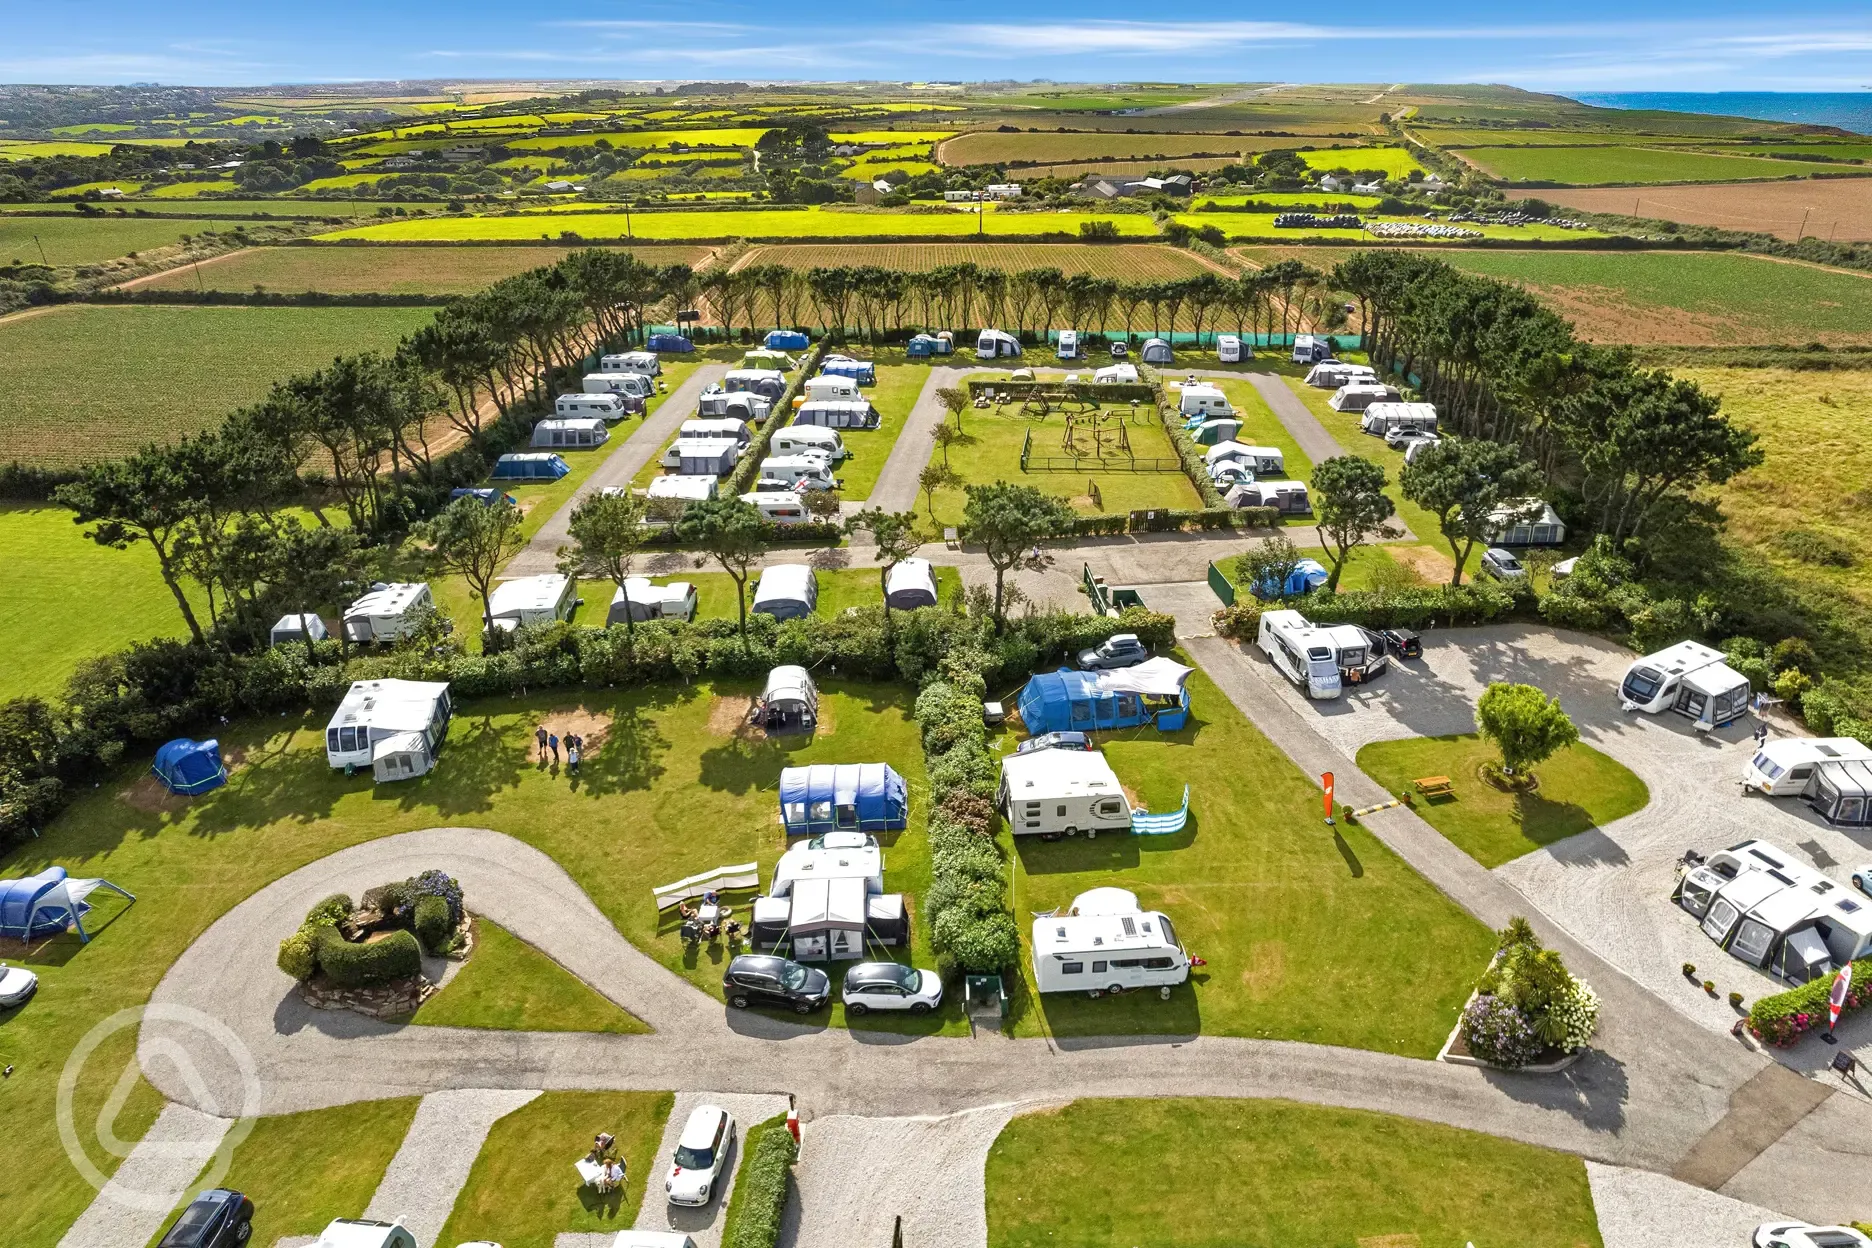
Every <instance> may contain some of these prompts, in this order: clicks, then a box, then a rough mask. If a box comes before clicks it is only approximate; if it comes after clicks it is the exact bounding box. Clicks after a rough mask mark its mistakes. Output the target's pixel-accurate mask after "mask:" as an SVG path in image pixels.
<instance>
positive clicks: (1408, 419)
mask: <svg viewBox="0 0 1872 1248" xmlns="http://www.w3.org/2000/svg"><path fill="white" fill-rule="evenodd" d="M1376 384H1377V383H1376V382H1348V383H1347V386H1346V387H1345V388H1348V389H1349V388H1350V387H1352V386H1357V385H1376ZM1359 429H1360V431H1362V432H1364V433H1374V434H1377V435H1378V436H1379V437H1381V438H1383V437H1387V436H1389V435H1390V434H1392V433H1435V432H1436V431H1437V412H1436V404H1434V403H1390V402H1382V403H1373V404H1371V405H1369V406H1368V407H1366V409H1365V414H1364V415H1363V416H1361V417H1360V418H1359Z"/></svg>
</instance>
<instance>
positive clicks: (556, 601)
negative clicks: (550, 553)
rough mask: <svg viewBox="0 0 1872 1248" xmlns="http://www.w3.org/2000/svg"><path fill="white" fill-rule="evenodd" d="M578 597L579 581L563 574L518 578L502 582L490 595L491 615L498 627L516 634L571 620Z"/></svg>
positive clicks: (550, 573) (544, 573) (549, 573)
mask: <svg viewBox="0 0 1872 1248" xmlns="http://www.w3.org/2000/svg"><path fill="white" fill-rule="evenodd" d="M577 597H578V582H576V581H574V580H573V579H572V578H571V577H569V576H567V575H565V574H564V573H563V572H542V573H540V574H539V575H537V576H517V577H515V578H513V579H512V580H509V581H502V582H501V583H500V584H498V585H496V586H495V587H494V592H493V593H491V594H489V595H488V615H489V617H490V618H492V619H493V621H494V627H495V628H498V629H503V630H505V631H507V632H512V631H513V630H515V629H517V628H531V627H533V626H534V625H536V624H550V623H552V622H553V621H554V620H564V619H569V618H570V617H571V615H572V607H573V604H574V601H575V599H576V598H577Z"/></svg>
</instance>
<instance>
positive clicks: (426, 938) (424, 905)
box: [416, 894, 455, 957]
mask: <svg viewBox="0 0 1872 1248" xmlns="http://www.w3.org/2000/svg"><path fill="white" fill-rule="evenodd" d="M454 935H455V927H454V925H453V924H452V923H450V922H449V904H448V901H447V900H446V899H444V898H441V897H437V896H435V895H434V894H428V895H426V896H423V897H419V898H417V900H416V939H417V940H419V941H421V942H422V947H423V949H424V951H426V952H427V953H429V954H430V955H431V956H432V957H433V956H435V955H438V954H442V953H446V952H447V951H448V946H449V941H450V940H451V939H453V937H454Z"/></svg>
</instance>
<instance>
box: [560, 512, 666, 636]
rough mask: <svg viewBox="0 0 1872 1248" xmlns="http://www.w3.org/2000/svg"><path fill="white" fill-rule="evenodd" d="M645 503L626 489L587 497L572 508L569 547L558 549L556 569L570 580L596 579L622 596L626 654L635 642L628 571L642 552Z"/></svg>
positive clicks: (647, 532)
mask: <svg viewBox="0 0 1872 1248" xmlns="http://www.w3.org/2000/svg"><path fill="white" fill-rule="evenodd" d="M644 515H645V504H644V500H643V498H642V497H641V496H639V495H637V494H633V493H631V492H630V491H628V490H626V491H624V492H623V493H620V494H606V493H603V492H600V493H597V494H591V495H588V496H587V497H586V498H585V500H584V501H583V502H581V503H580V504H579V505H578V506H577V507H575V508H573V509H572V518H571V520H570V521H569V522H568V523H567V525H566V532H567V534H568V535H570V537H571V538H572V545H570V546H561V547H560V548H559V570H560V571H561V572H563V573H565V574H566V575H567V576H572V577H581V576H582V577H600V576H602V577H603V578H605V579H606V580H608V581H610V582H611V583H612V584H613V585H615V586H616V587H617V590H618V592H619V593H620V594H622V595H624V636H625V650H626V652H627V653H628V652H629V651H630V650H631V648H632V647H634V646H635V645H636V641H637V620H636V617H635V616H634V615H633V614H632V612H631V603H630V590H629V589H628V588H626V585H625V582H627V581H628V580H630V575H631V569H632V567H633V566H634V565H635V563H636V561H637V552H639V551H640V550H642V549H643V545H644V542H645V540H646V539H647V538H648V537H649V530H648V529H646V528H645V527H644Z"/></svg>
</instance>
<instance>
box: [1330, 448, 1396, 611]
mask: <svg viewBox="0 0 1872 1248" xmlns="http://www.w3.org/2000/svg"><path fill="white" fill-rule="evenodd" d="M1310 485H1311V487H1312V494H1313V529H1314V532H1316V533H1318V534H1319V539H1320V545H1321V546H1323V547H1325V548H1326V554H1327V557H1328V558H1329V559H1331V560H1332V572H1331V573H1330V574H1329V575H1328V576H1327V578H1326V592H1327V593H1329V594H1336V593H1338V592H1339V578H1340V576H1341V575H1342V574H1343V573H1344V572H1345V566H1346V560H1348V559H1349V558H1351V556H1352V552H1353V551H1354V550H1355V549H1357V548H1358V547H1360V546H1363V545H1364V544H1365V543H1367V542H1369V541H1371V540H1372V539H1373V538H1378V537H1392V536H1395V535H1396V534H1397V533H1398V529H1397V528H1395V527H1394V526H1393V525H1392V524H1391V523H1390V521H1391V517H1392V516H1394V515H1396V514H1397V505H1396V504H1395V503H1393V502H1392V501H1391V499H1390V498H1389V497H1388V496H1387V495H1386V494H1385V492H1384V488H1385V470H1384V468H1383V467H1382V466H1380V465H1378V464H1374V463H1372V462H1371V460H1369V459H1360V458H1359V457H1358V456H1356V455H1335V456H1333V457H1332V458H1331V459H1326V460H1321V461H1320V462H1319V463H1318V464H1316V465H1315V466H1314V468H1313V478H1312V481H1311V482H1310Z"/></svg>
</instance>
